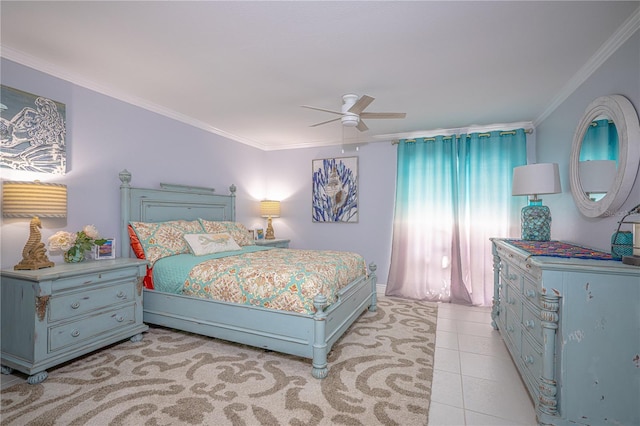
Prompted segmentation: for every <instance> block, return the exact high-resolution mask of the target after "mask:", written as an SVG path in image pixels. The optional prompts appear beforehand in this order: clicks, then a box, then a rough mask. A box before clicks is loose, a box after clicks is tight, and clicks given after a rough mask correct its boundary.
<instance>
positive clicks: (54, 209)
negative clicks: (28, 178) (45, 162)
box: [2, 181, 67, 218]
mask: <svg viewBox="0 0 640 426" xmlns="http://www.w3.org/2000/svg"><path fill="white" fill-rule="evenodd" d="M2 215H3V216H4V217H26V218H31V217H33V216H38V217H60V218H64V217H67V186H66V185H62V184H57V183H43V182H39V181H35V182H11V181H5V182H3V183H2Z"/></svg>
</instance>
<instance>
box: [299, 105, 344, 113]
mask: <svg viewBox="0 0 640 426" xmlns="http://www.w3.org/2000/svg"><path fill="white" fill-rule="evenodd" d="M300 106H301V107H302V108H308V109H314V110H316V111H324V112H328V113H331V114H338V115H342V113H341V112H338V111H331V110H330V109H323V108H316V107H312V106H308V105H300Z"/></svg>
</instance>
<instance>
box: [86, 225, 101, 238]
mask: <svg viewBox="0 0 640 426" xmlns="http://www.w3.org/2000/svg"><path fill="white" fill-rule="evenodd" d="M82 231H83V232H84V233H85V235H86V236H87V237H89V238H91V239H92V240H97V239H98V238H100V234H99V233H98V229H97V228H96V227H95V226H93V225H86V226H85V227H84V228H83V229H82Z"/></svg>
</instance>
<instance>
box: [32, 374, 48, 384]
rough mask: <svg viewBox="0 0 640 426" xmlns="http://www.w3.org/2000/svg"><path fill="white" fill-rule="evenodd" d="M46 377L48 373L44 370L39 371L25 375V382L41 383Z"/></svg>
mask: <svg viewBox="0 0 640 426" xmlns="http://www.w3.org/2000/svg"><path fill="white" fill-rule="evenodd" d="M47 377H49V373H47V372H46V371H41V372H39V373H36V374H34V375H32V376H29V377H27V383H29V384H30V385H37V384H38V383H42V382H44V381H45V380H46V379H47Z"/></svg>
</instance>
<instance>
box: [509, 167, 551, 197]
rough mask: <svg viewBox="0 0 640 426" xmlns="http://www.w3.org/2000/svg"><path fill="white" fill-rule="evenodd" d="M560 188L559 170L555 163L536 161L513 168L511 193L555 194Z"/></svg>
mask: <svg viewBox="0 0 640 426" xmlns="http://www.w3.org/2000/svg"><path fill="white" fill-rule="evenodd" d="M559 192H562V189H561V188H560V172H559V170H558V164H557V163H538V164H528V165H526V166H519V167H515V168H514V169H513V185H512V187H511V195H540V194H557V193H559Z"/></svg>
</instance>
